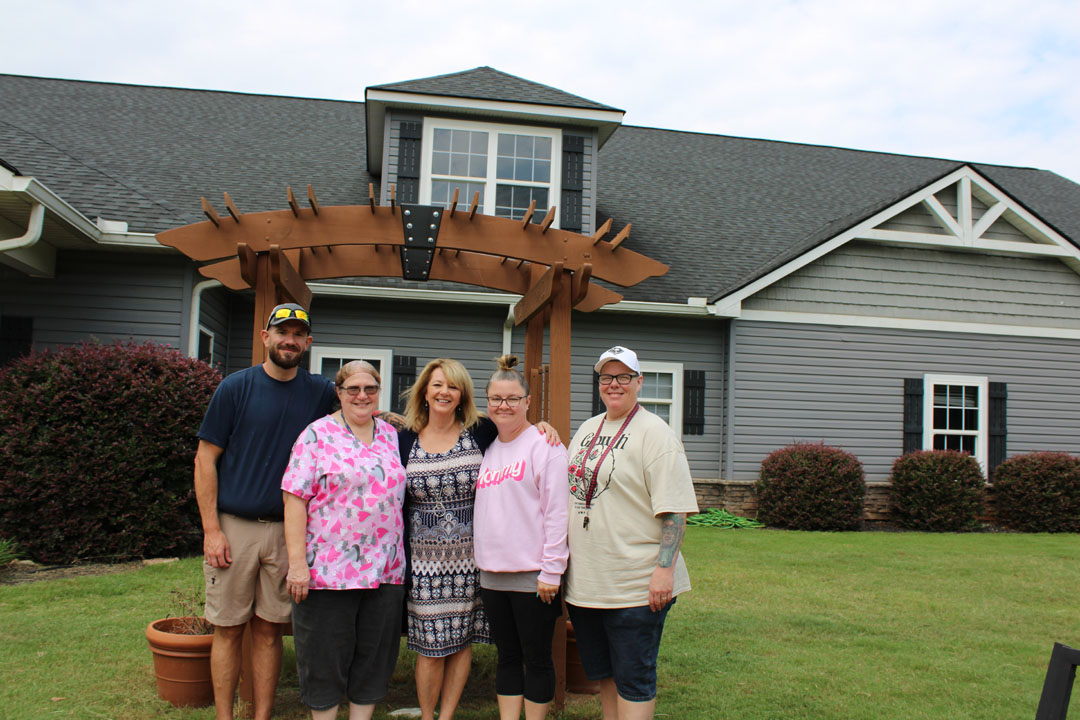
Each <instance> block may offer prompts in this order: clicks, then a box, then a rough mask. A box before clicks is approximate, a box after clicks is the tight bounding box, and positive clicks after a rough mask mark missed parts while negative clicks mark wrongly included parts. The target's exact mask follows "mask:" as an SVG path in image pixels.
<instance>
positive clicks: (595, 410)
mask: <svg viewBox="0 0 1080 720" xmlns="http://www.w3.org/2000/svg"><path fill="white" fill-rule="evenodd" d="M606 410H607V408H605V407H604V401H603V400H601V399H600V376H599V375H598V374H597V373H595V372H594V373H593V375H592V414H593V415H599V414H600V413H602V412H605V411H606Z"/></svg>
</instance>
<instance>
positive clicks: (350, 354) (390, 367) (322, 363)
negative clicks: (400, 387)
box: [308, 345, 394, 411]
mask: <svg viewBox="0 0 1080 720" xmlns="http://www.w3.org/2000/svg"><path fill="white" fill-rule="evenodd" d="M308 352H309V353H310V355H311V372H312V373H313V374H315V375H322V376H323V377H324V378H326V379H327V380H330V381H331V382H333V380H334V378H335V377H336V376H337V371H338V370H340V369H341V366H342V365H344V364H345V363H348V362H352V361H353V360H367V361H368V362H369V363H371V364H372V365H373V366H374V367H375V369H376V370H378V371H379V377H380V378H381V379H382V384H381V385H380V386H379V410H383V411H389V410H390V403H391V402H392V401H393V398H392V397H390V396H391V394H392V393H391V388H392V387H393V385H392V383H391V381H392V380H393V378H392V377H391V376H392V375H393V372H394V354H393V352H392V351H390V350H384V349H381V348H358V347H332V346H327V345H313V346H312V348H311V350H309V351H308Z"/></svg>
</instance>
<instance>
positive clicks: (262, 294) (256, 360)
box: [251, 253, 277, 365]
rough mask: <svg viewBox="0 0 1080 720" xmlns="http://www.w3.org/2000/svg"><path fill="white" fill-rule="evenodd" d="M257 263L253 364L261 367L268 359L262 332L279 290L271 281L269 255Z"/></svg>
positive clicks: (259, 256)
mask: <svg viewBox="0 0 1080 720" xmlns="http://www.w3.org/2000/svg"><path fill="white" fill-rule="evenodd" d="M255 262H256V265H255V317H254V319H253V320H252V325H251V327H252V334H251V364H252V365H260V364H262V361H263V360H265V359H266V348H264V347H263V343H262V331H263V328H265V327H266V319H267V318H268V317H269V316H270V311H271V310H273V309H274V306H275V305H277V289H276V288H275V287H274V282H273V280H271V279H270V258H269V257H268V256H267V254H266V253H259V254H258V255H257V256H256V260H255Z"/></svg>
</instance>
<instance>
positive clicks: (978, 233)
mask: <svg viewBox="0 0 1080 720" xmlns="http://www.w3.org/2000/svg"><path fill="white" fill-rule="evenodd" d="M952 185H957V186H958V187H957V215H959V217H956V218H954V217H953V216H952V215H951V214H950V213H949V211H948V210H947V209H946V208H945V207H944V206H943V205H942V204H941V202H940V201H939V200H938V199H937V198H936V197H934V196H935V195H937V193H939V192H941V191H942V190H944V189H946V188H948V187H950V186H952ZM972 197H975V198H977V199H979V200H980V201H981V202H983V203H985V204H987V205H989V208H988V209H987V212H986V213H985V214H984V215H983V217H981V218H979V221H978V222H975V223H973V222H972V213H971V200H972ZM920 203H921V204H922V205H923V206H924V207H925V208H927V210H928V211H929V212H930V214H931V215H932V216H933V217H934V218H935V219H936V220H937V221H938V222H939V223H940V224H941V226H942V229H943V230H945V232H946V233H947V234H942V235H937V234H933V233H914V232H911V233H909V232H904V231H902V230H885V229H882V228H880V227H879V226H880V225H881V224H883V223H885V222H887V221H889V220H891V219H892V218H894V217H896V216H898V215H900V214H901V213H903V212H904V211H905V210H908V209H910V208H912V207H914V206H916V205H918V204H920ZM1003 215H1004V216H1005V217H1006V219H1007V220H1008V221H1009V222H1010V223H1012V224H1013V225H1014V226H1015V227H1016V228H1017V229H1019V230H1020V231H1021V232H1023V233H1024V234H1025V235H1027V236H1028V237H1029V238H1030V239H1031V240H1032V242H1030V243H1025V242H1012V241H1003V240H988V239H983V238H982V234H983V233H985V232H986V231H987V230H988V229H989V228H990V226H991V225H992V224H993V223H994V221H996V220H997V219H998V218H1000V217H1002V216H1003ZM852 240H867V241H871V242H880V243H885V244H889V245H910V246H918V247H933V248H936V249H946V250H966V251H975V252H987V253H1003V254H1009V255H1029V256H1031V255H1034V256H1042V257H1057V258H1060V259H1061V260H1062V261H1063V262H1065V264H1066V265H1068V266H1069V267H1070V268H1072V269H1073V271H1074V272H1076V273H1077V274H1080V248H1077V247H1076V246H1075V245H1073V244H1072V243H1070V242H1069V241H1068V240H1066V239H1065V238H1064V237H1062V236H1061V235H1060V234H1059V233H1057V232H1056V231H1055V230H1054V229H1053V228H1051V227H1050V226H1049V225H1047V224H1046V223H1044V222H1042V221H1041V220H1039V219H1038V218H1037V217H1035V216H1034V215H1032V214H1031V213H1030V212H1028V211H1027V210H1026V209H1024V208H1023V207H1022V206H1021V205H1020V204H1019V203H1018V202H1016V201H1015V200H1013V199H1012V198H1010V197H1009V196H1008V195H1006V194H1005V193H1004V192H1002V191H1001V190H999V189H998V188H997V187H995V186H994V185H993V184H992V183H990V181H988V180H987V179H986V178H984V177H982V176H981V175H979V174H978V173H977V172H975V171H974V170H973V169H972V168H971V167H969V166H966V165H965V166H964V167H962V168H959V169H957V170H955V171H954V172H951V173H949V174H948V175H946V176H945V177H943V178H941V179H940V180H938V181H937V182H934V183H931V184H930V185H927V186H926V187H925V188H923V189H922V190H920V191H919V192H917V193H914V194H912V195H910V196H908V197H906V198H904V199H903V200H901V201H900V202H898V203H896V204H894V205H892V206H890V207H888V208H886V209H884V210H882V211H881V212H878V213H875V214H874V215H873V216H871V217H869V218H867V219H866V220H864V221H863V222H861V223H859V224H858V225H856V226H855V227H853V228H851V229H849V230H847V231H845V232H843V233H841V234H840V235H837V236H836V237H834V238H832V239H830V240H827V241H826V242H824V243H822V244H821V245H818V246H817V247H815V248H812V249H810V250H809V251H807V252H805V253H803V254H802V255H800V256H799V257H797V258H795V259H794V260H792V261H791V262H789V263H787V264H785V265H783V266H781V267H779V268H777V269H776V270H773V271H772V272H770V273H769V274H767V275H765V276H763V277H761V278H758V279H757V280H755V281H754V282H752V283H750V284H749V285H747V286H745V287H743V288H740V289H739V290H736V291H735V292H733V293H731V294H729V295H726V296H724V297H722V298H719V299H718V300H716V301H715V302H714V303H712V305H711V306H710V307H711V311H712V312H713V314H715V315H719V316H721V317H744V314H743V311H742V301H743V300H745V299H746V298H748V297H750V296H752V295H754V294H755V293H757V292H759V291H761V290H763V289H764V288H767V287H769V286H770V285H772V284H773V283H775V282H777V281H779V280H782V279H783V278H785V277H787V276H788V275H790V274H792V273H793V272H795V271H796V270H799V269H801V268H803V267H806V266H807V265H809V264H810V263H812V262H814V261H815V260H817V259H818V258H820V257H822V256H824V255H828V254H829V253H831V252H832V251H833V250H836V249H837V248H839V247H842V246H843V245H846V244H847V243H849V242H851V241H852Z"/></svg>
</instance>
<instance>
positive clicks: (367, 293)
mask: <svg viewBox="0 0 1080 720" xmlns="http://www.w3.org/2000/svg"><path fill="white" fill-rule="evenodd" d="M308 287H310V288H311V292H312V293H314V294H316V295H330V296H338V297H368V298H384V299H387V300H415V301H417V302H431V301H433V300H438V301H440V302H452V303H464V304H469V305H509V306H510V307H511V309H512V308H513V306H514V305H515V304H516V303H517V302H518V300H520V299H521V296H520V295H517V294H513V293H493V292H492V293H489V292H470V291H463V290H426V289H422V288H392V287H372V286H366V285H338V284H336V283H320V282H309V283H308ZM596 312H626V313H636V314H638V315H665V316H680V317H700V318H713V317H715V318H717V319H724V318H725V316H723V315H718V314H717V313H716V312H715V308H714V307H713V306H710V305H708V304H706V302H705V299H704V298H688V299H687V301H686V304H682V303H662V302H646V301H642V300H620V301H619V302H617V303H613V304H611V305H605V306H604V307H602V308H599V309H598V310H597V311H596ZM508 320H510V318H508Z"/></svg>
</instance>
